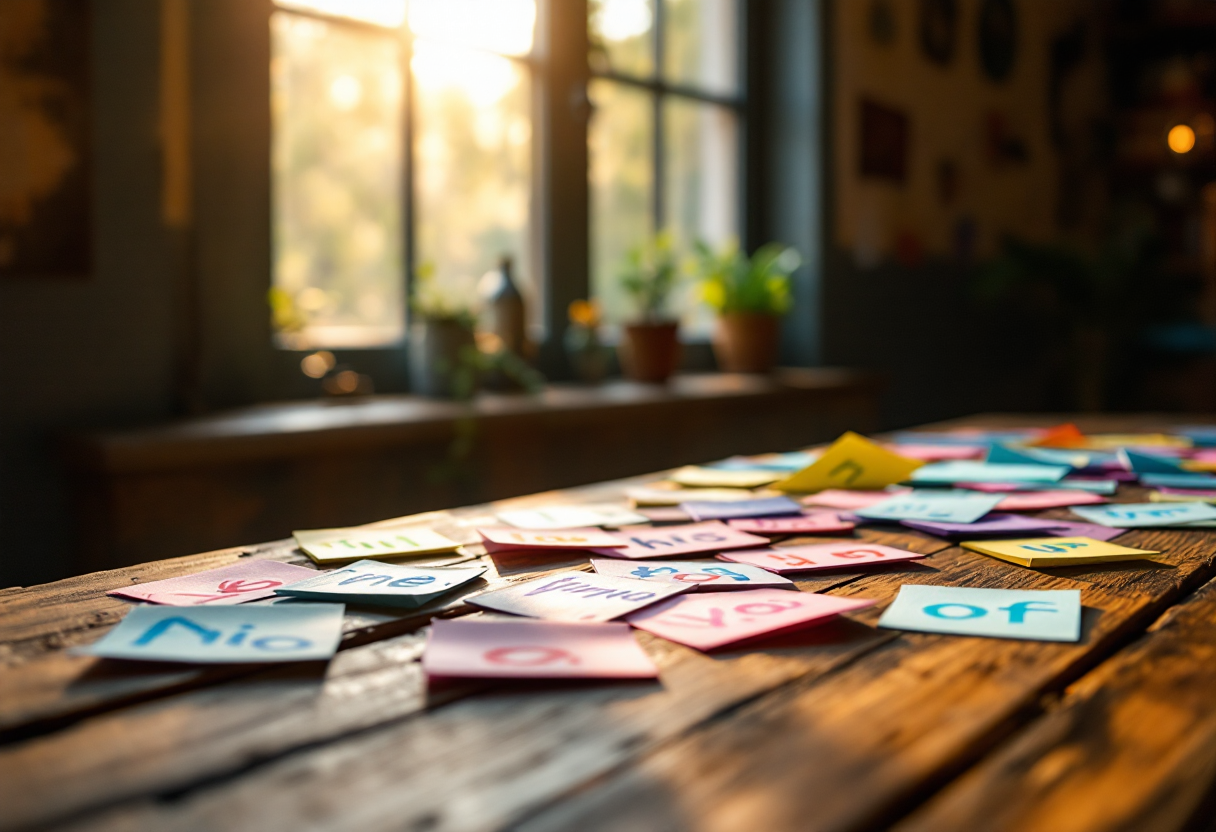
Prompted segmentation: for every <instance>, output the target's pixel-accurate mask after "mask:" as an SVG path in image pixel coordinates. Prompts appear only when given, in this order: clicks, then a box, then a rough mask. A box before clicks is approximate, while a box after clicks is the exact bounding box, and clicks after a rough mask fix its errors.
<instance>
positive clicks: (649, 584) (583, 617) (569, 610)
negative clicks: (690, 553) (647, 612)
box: [468, 572, 689, 622]
mask: <svg viewBox="0 0 1216 832" xmlns="http://www.w3.org/2000/svg"><path fill="white" fill-rule="evenodd" d="M688 588H689V587H688V586H687V585H682V584H669V583H655V582H654V581H640V580H637V579H636V578H611V577H608V576H607V575H596V574H593V573H591V572H558V573H556V574H553V575H546V576H544V577H543V578H535V579H533V580H531V581H525V582H523V583H520V584H514V585H512V586H509V587H507V588H505V589H496V590H493V591H492V592H483V593H482V594H481V595H474V596H473V597H472V598H469V599H468V602H469V603H470V604H472V605H474V606H476V607H482V608H483V609H488V610H496V611H497V612H509V613H511V614H512V615H526V616H528V617H530V618H545V619H548V620H550V621H582V622H595V621H611V620H612V619H614V618H619V617H620V616H622V615H625V614H626V613H630V612H633V611H635V610H639V609H641V608H642V607H646V606H649V605H651V604H653V603H655V602H656V601H661V600H663V599H664V598H668V597H670V596H672V595H677V594H679V593H681V592H686V591H687V590H688Z"/></svg>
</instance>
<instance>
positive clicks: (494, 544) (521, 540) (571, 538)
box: [477, 528, 624, 552]
mask: <svg viewBox="0 0 1216 832" xmlns="http://www.w3.org/2000/svg"><path fill="white" fill-rule="evenodd" d="M477 533H478V534H479V535H481V540H482V543H484V544H485V547H486V551H487V552H509V551H511V550H513V549H558V550H560V549H600V548H605V547H615V546H624V543H622V542H621V541H620V540H619V539H617V538H616V537H613V536H612V535H611V534H609V533H608V532H605V531H602V530H601V529H595V528H587V529H558V530H554V531H542V530H536V529H505V528H485V529H478V530H477Z"/></svg>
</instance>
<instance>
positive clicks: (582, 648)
mask: <svg viewBox="0 0 1216 832" xmlns="http://www.w3.org/2000/svg"><path fill="white" fill-rule="evenodd" d="M422 668H423V669H424V670H425V671H426V673H427V675H428V676H438V677H465V678H491V679H653V678H655V677H656V676H658V675H659V671H658V668H656V667H655V665H654V662H652V661H651V660H650V657H649V656H647V655H646V653H645V652H644V651H643V650H642V648H641V647H639V646H638V642H637V639H636V638H635V637H634V635H633V630H632V629H631V628H630V627H629V625H628V624H563V623H558V622H554V621H530V620H527V619H517V620H513V621H504V620H501V619H475V618H473V619H470V618H457V619H455V620H451V621H449V620H446V619H442V618H436V619H435V620H434V621H433V622H432V623H431V634H430V638H428V639H427V643H426V652H425V653H423V655H422Z"/></svg>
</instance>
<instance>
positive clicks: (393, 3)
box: [274, 0, 405, 29]
mask: <svg viewBox="0 0 1216 832" xmlns="http://www.w3.org/2000/svg"><path fill="white" fill-rule="evenodd" d="M274 2H275V5H276V6H283V7H284V8H288V9H291V8H296V9H302V10H304V11H314V12H321V13H322V14H329V15H334V16H335V17H349V18H350V19H351V20H360V21H362V22H364V23H375V24H376V25H377V26H387V27H389V28H393V29H395V28H397V27H398V26H400V25H401V24H402V23H404V22H405V0H274Z"/></svg>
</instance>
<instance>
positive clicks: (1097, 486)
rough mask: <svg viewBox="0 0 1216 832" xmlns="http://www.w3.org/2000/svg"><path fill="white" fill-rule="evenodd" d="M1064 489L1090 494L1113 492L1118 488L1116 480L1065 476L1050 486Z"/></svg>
mask: <svg viewBox="0 0 1216 832" xmlns="http://www.w3.org/2000/svg"><path fill="white" fill-rule="evenodd" d="M1051 487H1052V488H1062V489H1064V490H1066V491H1088V492H1089V493H1090V494H1114V493H1115V492H1116V491H1118V490H1119V481H1118V480H1082V479H1072V478H1071V477H1065V478H1064V479H1062V480H1060V481H1059V482H1057V483H1055V484H1054V485H1052V486H1051Z"/></svg>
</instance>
